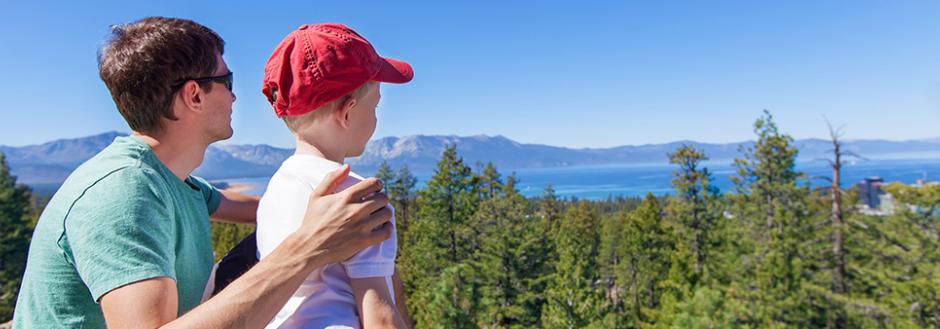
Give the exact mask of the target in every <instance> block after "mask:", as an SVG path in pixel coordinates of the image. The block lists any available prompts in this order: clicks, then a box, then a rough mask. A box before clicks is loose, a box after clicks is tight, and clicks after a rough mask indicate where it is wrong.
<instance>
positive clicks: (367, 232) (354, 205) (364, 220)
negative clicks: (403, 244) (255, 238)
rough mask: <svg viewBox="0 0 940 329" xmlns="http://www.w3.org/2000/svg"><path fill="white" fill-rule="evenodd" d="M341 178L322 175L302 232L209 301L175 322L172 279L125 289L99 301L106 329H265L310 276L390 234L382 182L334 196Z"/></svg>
mask: <svg viewBox="0 0 940 329" xmlns="http://www.w3.org/2000/svg"><path fill="white" fill-rule="evenodd" d="M347 175H349V167H348V166H344V167H343V168H342V169H341V170H337V171H335V172H332V173H330V174H329V175H327V177H326V178H324V180H323V183H322V184H321V185H320V187H318V188H317V189H316V190H315V191H314V192H313V193H312V194H311V195H310V200H309V204H308V205H307V213H306V215H305V216H304V223H303V224H302V225H301V227H300V229H298V230H297V232H295V233H294V234H292V235H291V236H290V237H288V238H287V240H284V242H283V243H282V244H281V245H280V246H278V248H277V249H275V250H274V252H272V253H271V255H269V256H268V257H266V258H265V259H263V260H261V261H260V262H259V263H258V264H257V265H255V266H254V267H253V268H252V269H251V270H249V271H248V272H247V273H245V274H244V275H242V277H241V278H238V279H237V280H235V281H234V282H232V283H231V284H230V285H229V286H228V287H226V288H225V289H224V290H222V292H220V293H219V294H217V295H216V296H215V297H213V298H211V299H209V300H208V301H206V302H205V303H203V304H202V305H199V306H198V307H196V308H195V309H193V310H191V311H189V312H188V313H186V314H185V315H184V316H183V317H181V318H179V319H175V320H174V317H175V316H176V303H177V291H176V289H177V287H176V284H175V282H174V281H173V280H172V279H170V278H167V277H159V278H152V279H147V280H143V281H139V282H135V283H131V284H128V285H126V286H123V287H120V288H117V289H114V290H112V291H110V292H108V293H106V294H105V295H103V296H102V297H101V306H102V311H103V312H104V317H105V320H106V321H107V323H108V326H109V327H122V328H124V327H127V328H154V327H158V326H161V325H163V326H165V327H168V328H245V327H247V328H261V327H264V326H265V325H266V324H267V323H268V322H270V321H271V319H272V318H274V315H275V314H277V312H278V311H279V310H280V309H281V308H282V307H283V306H284V303H286V302H287V300H288V299H289V298H290V296H291V295H292V294H293V293H294V291H296V290H297V287H299V286H300V284H301V283H302V282H303V281H304V279H305V278H306V277H307V276H308V275H310V272H312V271H313V270H315V269H318V268H321V267H323V266H325V265H327V264H330V263H336V262H339V261H342V260H345V259H347V258H349V257H352V255H355V254H356V253H358V252H359V251H361V250H362V249H363V248H365V247H368V246H370V245H373V244H376V243H379V242H381V241H384V240H385V239H388V237H389V236H390V235H391V232H392V226H391V224H389V223H388V222H389V220H390V219H391V217H392V214H391V210H389V209H388V208H387V207H386V205H387V204H388V197H386V196H385V195H384V194H382V193H377V192H378V191H380V190H381V188H382V186H381V183H379V181H378V180H376V179H374V178H371V179H367V180H364V181H362V182H359V183H357V184H356V185H353V186H351V187H349V188H347V189H345V190H343V191H342V192H339V193H333V191H334V190H335V189H336V187H337V186H339V185H340V183H342V182H343V180H345V179H346V176H347ZM177 270H178V271H185V270H186V269H177ZM171 320H173V321H171ZM167 322H169V323H167Z"/></svg>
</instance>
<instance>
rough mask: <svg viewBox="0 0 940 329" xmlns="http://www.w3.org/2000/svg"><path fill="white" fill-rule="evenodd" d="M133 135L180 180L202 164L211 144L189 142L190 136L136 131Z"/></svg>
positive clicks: (195, 141) (197, 141)
mask: <svg viewBox="0 0 940 329" xmlns="http://www.w3.org/2000/svg"><path fill="white" fill-rule="evenodd" d="M133 135H134V137H136V138H138V139H140V140H141V141H143V142H144V143H146V144H147V145H149V146H150V149H152V150H153V154H154V155H156V156H157V159H158V160H160V162H162V163H163V165H165V166H166V167H167V168H170V171H171V172H173V175H174V176H176V177H177V178H179V179H180V180H186V177H189V174H191V173H192V172H193V170H196V168H197V167H199V165H200V164H202V160H203V158H204V157H205V156H206V148H208V147H209V144H207V143H205V142H203V141H200V140H193V139H189V140H187V139H188V138H190V136H187V137H183V136H179V137H176V138H173V137H170V135H171V134H144V133H139V132H136V131H135V132H134V133H133Z"/></svg>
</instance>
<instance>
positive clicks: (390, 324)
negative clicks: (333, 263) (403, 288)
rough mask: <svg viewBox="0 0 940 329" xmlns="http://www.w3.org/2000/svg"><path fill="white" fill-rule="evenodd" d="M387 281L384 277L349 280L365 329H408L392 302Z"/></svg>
mask: <svg viewBox="0 0 940 329" xmlns="http://www.w3.org/2000/svg"><path fill="white" fill-rule="evenodd" d="M385 280H386V277H383V276H379V277H368V278H359V279H352V278H351V279H349V285H350V286H351V287H352V290H353V295H354V296H355V297H356V306H358V308H359V320H360V321H361V322H362V328H363V329H373V328H408V326H407V325H406V324H405V321H404V319H402V317H401V315H400V314H398V309H397V308H396V307H395V303H393V302H392V298H391V292H390V291H388V282H386V281H385Z"/></svg>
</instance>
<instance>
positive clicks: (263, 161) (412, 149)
mask: <svg viewBox="0 0 940 329" xmlns="http://www.w3.org/2000/svg"><path fill="white" fill-rule="evenodd" d="M117 136H126V134H124V133H119V132H108V133H104V134H100V135H95V136H89V137H84V138H74V139H61V140H55V141H52V142H48V143H44V144H40V145H30V146H22V147H11V146H0V152H3V153H4V154H5V155H6V156H7V161H8V162H9V163H10V165H11V167H12V170H13V174H14V175H17V176H18V177H19V181H20V182H23V183H26V184H31V185H32V184H57V183H61V182H62V181H64V180H65V177H67V176H68V174H69V173H70V172H71V171H72V170H74V169H75V167H77V166H78V165H79V164H80V163H82V162H83V161H85V160H87V159H88V158H90V157H91V156H93V155H94V154H96V153H98V152H99V151H100V150H101V149H103V148H104V147H106V146H107V145H108V144H110V143H111V141H113V140H114V138H115V137H117ZM448 144H456V145H457V150H458V152H459V153H460V155H461V156H462V157H463V158H464V161H465V162H466V163H468V164H470V165H472V166H475V165H476V164H477V163H485V162H487V161H490V162H493V164H495V165H496V166H497V167H499V168H500V170H502V171H506V170H514V169H521V168H549V167H565V166H585V165H613V164H664V163H666V161H667V158H666V154H667V153H669V152H671V151H673V150H675V149H676V148H678V147H679V146H680V145H682V144H688V145H692V146H695V147H696V148H699V149H702V150H703V151H705V153H706V154H707V155H708V156H709V157H710V158H711V160H712V161H716V162H729V161H731V159H733V158H735V157H738V156H739V154H740V152H739V150H740V148H742V147H747V146H749V145H751V144H752V142H740V143H727V144H710V143H699V142H693V141H678V142H672V143H666V144H646V145H625V146H618V147H611V148H580V149H574V148H566V147H557V146H549V145H541V144H523V143H519V142H516V141H513V140H511V139H508V138H506V137H503V136H498V135H497V136H485V135H477V136H468V137H460V136H422V135H415V136H407V137H385V138H380V139H376V140H372V141H370V142H369V144H368V145H367V146H366V150H365V152H364V153H363V155H362V156H360V157H358V158H354V159H350V160H349V161H348V162H349V163H350V165H352V166H353V167H354V168H355V169H356V170H358V171H360V172H363V173H371V172H374V170H375V169H376V168H377V167H378V166H379V164H381V163H382V161H387V162H388V163H389V165H391V166H392V167H394V168H398V167H400V166H402V165H404V164H407V165H408V166H409V167H410V168H411V169H412V170H413V171H415V172H427V171H431V170H433V169H434V167H435V165H436V162H437V160H438V159H439V158H440V155H441V152H443V150H444V147H445V146H446V145H448ZM795 145H796V146H797V147H798V148H799V149H800V158H801V160H812V159H816V158H827V157H828V153H829V152H830V150H831V148H832V146H831V144H830V143H829V142H828V141H826V140H821V139H804V140H797V141H795ZM844 149H846V150H849V151H853V152H855V153H858V154H859V155H862V156H865V157H868V158H872V159H878V158H940V138H936V139H925V140H912V141H900V142H898V141H885V140H851V141H849V140H847V141H845V143H844ZM292 153H293V150H291V149H282V148H277V147H272V146H268V145H230V144H220V145H213V146H210V147H209V149H208V150H207V151H206V157H205V159H204V161H203V163H202V166H200V167H199V168H197V170H196V172H195V174H196V175H199V176H202V177H205V178H207V179H223V178H235V177H255V176H267V175H271V174H272V173H274V171H275V170H276V169H277V167H278V165H280V163H281V162H282V161H284V159H286V158H287V157H288V156H290V155H291V154H292Z"/></svg>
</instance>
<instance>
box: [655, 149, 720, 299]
mask: <svg viewBox="0 0 940 329" xmlns="http://www.w3.org/2000/svg"><path fill="white" fill-rule="evenodd" d="M706 160H708V157H707V156H706V155H705V153H702V152H701V151H699V150H696V149H695V148H694V147H692V146H688V145H682V146H680V147H679V149H677V150H676V151H675V152H673V153H671V154H669V163H672V164H675V165H678V166H679V169H677V170H676V171H674V172H673V178H672V186H673V189H675V191H676V196H675V197H673V198H671V199H670V203H669V205H668V207H667V212H668V213H669V215H670V218H671V219H672V220H673V222H674V223H675V224H676V234H677V238H679V244H680V246H681V248H679V249H677V251H678V252H680V253H687V254H688V255H687V257H688V259H686V260H685V261H687V262H688V263H689V270H690V271H689V273H688V275H687V278H686V280H687V282H688V283H689V284H691V285H692V286H695V285H697V284H698V283H699V282H701V281H702V280H704V279H705V277H706V276H707V275H708V273H707V270H708V269H707V266H706V264H707V258H708V250H707V249H708V247H709V244H710V242H711V238H712V237H711V236H710V233H711V230H712V229H713V228H714V226H715V224H716V222H717V220H718V215H717V212H718V210H719V209H715V208H717V205H716V201H717V198H718V189H717V188H716V187H714V186H713V185H711V181H712V176H711V172H710V171H709V170H708V168H705V167H701V165H702V162H704V161H706Z"/></svg>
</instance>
